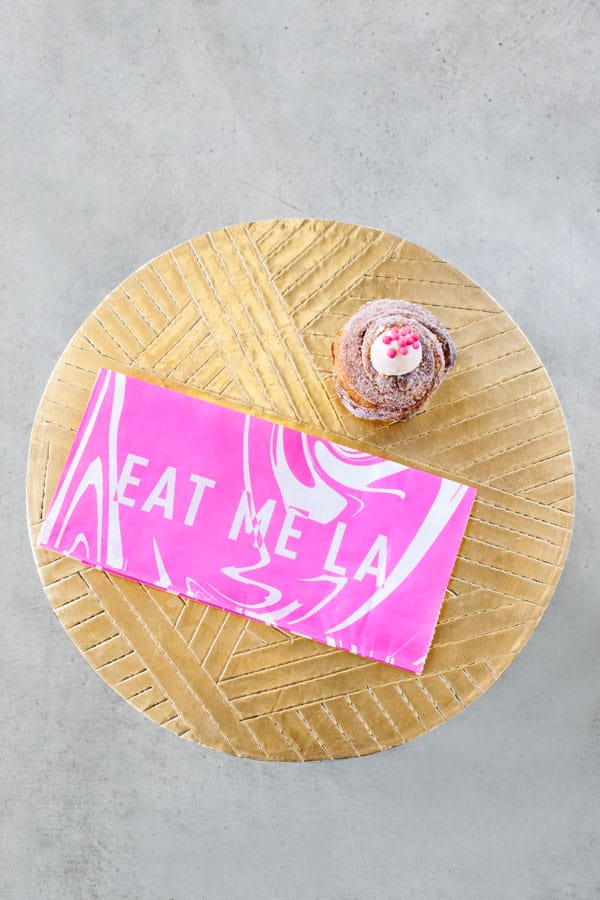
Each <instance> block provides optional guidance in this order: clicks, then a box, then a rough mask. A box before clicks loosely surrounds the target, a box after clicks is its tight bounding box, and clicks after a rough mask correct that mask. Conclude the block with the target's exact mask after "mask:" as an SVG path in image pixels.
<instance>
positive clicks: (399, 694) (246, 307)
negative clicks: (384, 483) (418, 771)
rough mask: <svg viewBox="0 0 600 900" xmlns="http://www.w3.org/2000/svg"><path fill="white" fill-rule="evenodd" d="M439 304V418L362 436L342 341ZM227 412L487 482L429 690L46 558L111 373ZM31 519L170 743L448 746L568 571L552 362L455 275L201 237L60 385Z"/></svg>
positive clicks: (297, 226) (126, 294)
mask: <svg viewBox="0 0 600 900" xmlns="http://www.w3.org/2000/svg"><path fill="white" fill-rule="evenodd" d="M378 297H395V298H403V299H406V300H411V301H414V302H416V303H419V304H422V305H423V306H425V307H427V308H428V309H430V310H432V312H434V313H435V314H436V315H437V316H439V317H440V318H441V319H442V320H443V321H444V322H445V324H446V325H447V326H448V328H449V329H450V331H451V334H452V337H453V339H454V341H455V343H456V346H457V351H458V358H457V364H456V367H455V369H454V370H453V371H452V373H451V374H450V376H449V377H448V379H447V380H446V381H445V382H444V384H443V385H442V386H441V388H440V389H439V390H438V391H437V392H436V394H435V395H434V397H433V398H432V401H431V403H430V404H429V406H428V408H427V409H426V411H425V412H423V413H422V414H420V415H418V416H417V417H416V418H414V419H411V420H410V421H408V422H404V423H401V424H395V425H386V424H382V423H377V422H369V421H364V420H359V419H356V418H354V417H353V416H352V415H351V414H350V413H348V412H346V410H345V409H344V408H343V407H342V406H341V405H340V403H339V401H338V399H337V396H336V394H335V391H334V389H333V386H332V380H331V352H330V345H331V340H332V337H333V335H334V334H335V332H336V331H337V330H338V329H339V327H340V326H341V324H342V323H343V322H345V321H346V319H347V318H348V317H349V316H350V315H352V313H354V312H355V311H356V310H357V309H358V307H359V306H360V305H361V304H362V303H364V302H365V301H367V300H372V299H375V298H378ZM101 367H108V368H113V369H118V370H119V371H123V372H129V373H131V374H136V373H138V374H142V375H143V377H145V378H151V379H154V380H156V381H158V382H160V383H162V384H165V383H166V384H170V385H172V386H173V387H174V388H179V389H184V390H188V391H191V392H193V391H194V390H201V391H202V392H204V393H205V394H206V393H208V394H209V395H210V394H212V395H214V396H215V397H220V398H223V399H225V400H227V401H228V402H230V403H233V404H234V405H239V406H240V407H243V408H245V409H249V410H250V411H252V412H254V413H256V414H257V415H262V416H265V417H267V418H271V419H275V420H277V419H278V417H281V418H282V419H284V420H285V421H287V422H290V421H291V422H298V423H301V425H302V426H304V427H306V428H307V429H308V430H310V428H311V426H312V427H313V428H315V429H318V431H319V433H321V434H322V433H325V434H326V435H327V436H328V437H330V438H331V439H333V440H339V441H341V442H342V443H343V442H344V440H350V441H351V442H355V441H359V442H360V443H361V445H362V446H363V449H365V450H368V451H370V452H373V453H376V454H379V455H382V456H387V457H389V458H391V459H396V460H398V461H402V462H405V463H409V464H411V465H414V466H415V467H417V468H429V469H431V470H433V471H435V472H437V473H439V474H442V475H446V476H448V477H450V478H456V479H458V480H467V481H469V482H470V483H472V484H475V485H477V487H478V494H477V499H476V501H475V505H474V507H473V512H472V515H471V518H470V520H469V524H468V527H467V531H466V536H465V538H464V540H463V543H462V545H461V550H460V555H459V558H458V560H457V563H456V566H455V568H454V570H453V574H452V578H451V580H450V583H449V586H448V591H447V594H446V598H445V600H444V604H443V607H442V611H441V615H440V619H439V622H438V626H437V629H436V633H435V638H434V642H433V646H432V649H431V651H430V653H429V656H428V658H427V662H426V666H425V670H424V673H423V675H421V676H416V675H412V674H409V673H408V672H404V671H402V670H400V669H396V668H393V667H391V666H387V665H384V664H382V663H374V662H373V661H371V660H368V659H362V658H359V657H357V656H354V655H352V654H349V653H346V652H344V651H341V650H335V649H330V648H328V647H325V646H323V645H321V644H318V643H315V642H313V641H310V640H307V639H305V638H298V637H293V636H290V635H288V634H286V633H284V632H282V631H279V630H278V629H276V628H272V627H270V626H267V625H264V624H262V623H258V622H253V621H249V620H247V619H244V618H241V617H239V616H235V615H231V614H228V613H225V612H222V611H220V610H218V609H213V608H211V607H207V606H204V605H203V604H201V603H198V602H194V601H191V600H185V599H182V598H180V597H176V596H173V595H170V594H167V593H164V592H161V591H159V590H153V589H151V588H147V587H144V586H142V585H141V584H138V583H136V582H133V581H129V580H128V579H125V578H119V577H117V576H113V575H108V574H106V573H104V572H101V571H98V570H95V569H91V568H89V567H87V566H85V565H83V564H82V563H80V562H77V561H75V560H72V559H69V558H67V557H62V556H58V555H57V554H55V553H51V552H49V551H47V550H43V549H40V548H39V547H37V546H36V538H37V535H38V533H39V529H40V527H41V523H42V521H43V519H44V515H45V512H46V510H47V508H48V504H49V501H50V500H51V498H52V495H53V492H54V489H55V486H56V483H57V481H58V477H59V474H60V472H61V469H62V466H63V464H64V462H65V458H66V454H67V451H68V449H69V447H70V445H71V443H72V440H73V436H74V433H75V430H76V428H77V425H78V423H79V420H80V418H81V415H82V412H83V409H84V406H85V404H86V401H87V398H88V395H89V391H90V389H91V387H92V385H93V383H94V379H95V377H96V373H97V371H98V369H99V368H101ZM27 483H28V516H29V524H30V533H31V539H32V544H33V547H34V553H35V558H36V561H37V565H38V568H39V572H40V576H41V579H42V583H43V585H44V588H45V591H46V594H47V595H48V598H49V600H50V602H51V604H52V606H53V607H54V609H55V611H56V614H57V616H58V617H59V619H60V621H61V623H62V624H63V626H64V628H65V629H66V631H67V633H68V634H69V636H70V637H71V639H72V640H73V641H74V643H75V644H76V645H77V647H79V649H80V650H81V652H82V653H83V654H84V656H85V657H86V659H87V660H88V662H89V663H90V665H91V666H92V667H93V668H94V669H95V670H96V671H97V672H98V674H99V675H100V676H101V677H102V678H103V679H104V680H105V681H106V682H107V683H108V684H109V685H110V686H111V687H112V688H114V690H115V691H117V693H119V694H120V695H121V696H122V697H123V698H124V699H125V700H127V701H128V702H129V703H131V704H132V705H133V706H135V707H136V708H137V709H138V710H140V711H141V712H143V713H145V714H146V715H147V716H148V717H150V718H151V719H152V720H153V721H155V722H157V723H158V724H160V725H164V726H165V727H166V728H168V729H170V730H171V731H173V732H174V733H175V734H177V735H180V736H181V737H185V738H187V739H189V740H192V741H195V742H198V743H201V744H203V745H205V746H208V747H213V748H216V749H219V750H224V751H226V752H228V753H232V754H235V755H239V756H249V757H254V758H257V759H266V760H315V759H332V758H339V757H348V756H363V755H365V754H368V753H373V752H376V751H378V750H382V749H385V748H387V747H392V746H395V745H397V744H402V743H404V742H406V741H408V740H410V739H411V738H414V737H416V736H417V735H420V734H423V733H424V732H426V731H429V730H430V729H432V728H434V727H435V726H436V725H439V724H440V723H442V722H444V721H445V720H446V719H448V718H450V717H451V716H453V715H455V714H456V713H457V712H460V710H462V709H464V708H465V707H466V706H468V705H469V704H470V703H472V702H473V701H474V700H475V699H477V698H478V697H479V696H480V695H481V694H482V693H483V692H484V691H485V690H486V689H487V688H488V687H489V686H490V685H491V684H492V683H493V682H494V681H495V679H496V678H498V676H499V675H500V674H501V673H502V672H503V671H504V670H505V669H506V667H507V666H508V665H509V664H510V662H511V661H512V660H513V659H514V658H515V655H516V654H517V653H518V652H519V651H520V650H521V649H522V647H523V646H524V644H525V643H526V642H527V640H528V638H529V637H530V635H531V633H532V631H533V629H534V628H535V626H536V625H537V623H538V622H539V620H540V617H541V615H542V613H543V611H544V609H545V607H546V606H547V604H548V602H549V600H550V597H551V596H552V592H553V590H554V588H555V586H556V583H557V581H558V578H559V575H560V573H561V570H562V567H563V565H564V561H565V557H566V554H567V549H568V544H569V539H570V535H571V529H572V514H573V499H574V479H573V462H572V457H571V451H570V447H569V438H568V434H567V429H566V426H565V421H564V418H563V414H562V411H561V408H560V405H559V402H558V400H557V397H556V394H555V392H554V390H553V387H552V384H551V382H550V379H549V377H548V374H547V373H546V371H545V369H544V367H543V365H542V363H541V362H540V359H539V357H538V356H537V355H536V353H535V351H534V350H533V348H532V347H531V345H530V344H529V342H528V340H527V338H526V337H525V335H524V334H523V333H522V332H521V331H520V330H519V328H518V327H517V326H516V325H515V323H514V322H513V321H512V320H511V319H510V317H509V316H508V315H507V314H506V313H505V312H504V311H503V310H502V309H501V307H500V306H499V305H498V304H497V303H496V302H495V301H494V300H493V299H492V298H491V297H490V296H489V295H488V294H487V293H486V292H485V291H484V290H482V288H480V287H479V286H478V285H476V284H474V283H473V282H472V281H471V280H470V279H468V278H467V277H466V276H465V275H463V274H461V273H460V272H459V271H457V270H456V269H455V268H453V267H452V266H450V265H449V264H448V263H446V262H445V261H443V260H441V259H439V258H438V257H436V256H434V255H433V254H432V253H429V252H428V251H427V250H424V249H422V248H421V247H417V246H415V245H414V244H411V243H409V242H408V241H406V240H402V239H401V238H398V237H394V236H393V235H391V234H386V233H384V232H382V231H377V230H375V229H371V228H365V227H361V226H356V225H348V224H344V223H340V222H328V221H320V220H306V219H302V220H300V219H283V220H279V219H278V220H273V221H266V222H252V223H250V224H248V225H237V226H235V227H232V228H225V229H222V230H219V231H214V232H211V233H209V234H204V235H202V236H201V237H198V238H195V239H194V240H191V241H188V242H187V243H184V244H181V245H180V246H179V247H176V248H175V249H174V250H171V251H169V252H167V253H164V254H163V255H162V256H159V257H158V258H157V259H155V260H153V261H152V262H150V263H148V264H147V265H146V266H144V267H143V268H141V269H140V270H138V271H137V272H135V273H134V274H133V275H131V276H130V277H129V278H127V279H126V280H125V281H124V282H123V283H122V284H120V285H119V287H117V288H116V289H115V290H114V291H113V292H112V293H111V294H109V296H108V297H107V298H106V299H105V300H104V301H103V302H102V303H101V304H100V305H99V306H98V308H97V309H96V310H95V311H94V312H93V313H92V314H91V315H90V316H89V318H88V319H87V320H86V321H85V322H84V323H83V325H82V326H81V328H80V329H79V331H78V332H77V334H76V335H75V337H74V338H73V340H72V341H71V343H70V344H69V345H68V347H67V348H66V350H65V351H64V353H63V355H62V356H61V358H60V360H59V362H58V364H57V366H56V368H55V370H54V372H53V374H52V376H51V378H50V381H49V383H48V385H47V387H46V390H45V393H44V396H43V398H42V401H41V404H40V408H39V410H38V413H37V416H36V419H35V423H34V426H33V433H32V438H31V447H30V456H29V470H28V480H27Z"/></svg>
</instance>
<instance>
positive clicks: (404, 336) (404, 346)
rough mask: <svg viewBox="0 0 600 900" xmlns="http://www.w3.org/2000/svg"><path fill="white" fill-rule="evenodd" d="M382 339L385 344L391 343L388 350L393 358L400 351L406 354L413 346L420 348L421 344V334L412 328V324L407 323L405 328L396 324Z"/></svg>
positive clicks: (388, 353) (416, 348) (403, 354)
mask: <svg viewBox="0 0 600 900" xmlns="http://www.w3.org/2000/svg"><path fill="white" fill-rule="evenodd" d="M381 340H382V341H383V343H384V344H389V345H390V346H389V348H388V352H387V355H388V356H389V357H390V359H393V358H394V357H395V356H397V354H398V353H400V354H401V355H402V356H406V354H407V353H408V351H409V350H410V348H411V347H412V348H413V350H418V349H419V347H420V346H421V345H420V342H419V335H418V334H417V333H416V331H413V330H412V328H411V327H410V325H405V326H404V327H403V328H398V327H397V326H396V325H394V327H393V328H392V329H391V330H390V331H386V333H385V334H384V335H383V337H382V338H381Z"/></svg>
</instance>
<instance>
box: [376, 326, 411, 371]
mask: <svg viewBox="0 0 600 900" xmlns="http://www.w3.org/2000/svg"><path fill="white" fill-rule="evenodd" d="M422 358H423V351H422V350H421V344H420V342H419V337H418V335H417V334H416V332H414V331H413V330H412V328H410V326H405V327H403V328H400V329H399V328H392V329H390V330H388V331H384V332H383V333H382V334H380V335H379V336H378V337H377V338H375V340H374V341H373V344H372V345H371V363H372V365H373V368H374V369H375V371H376V372H379V374H380V375H407V374H408V373H409V372H412V371H413V370H414V369H416V368H417V366H418V365H420V363H421V360H422Z"/></svg>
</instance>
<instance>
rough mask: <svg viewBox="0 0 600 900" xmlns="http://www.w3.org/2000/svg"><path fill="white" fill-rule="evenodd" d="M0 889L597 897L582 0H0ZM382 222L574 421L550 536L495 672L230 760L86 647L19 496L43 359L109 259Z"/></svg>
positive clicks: (597, 433) (348, 897)
mask: <svg viewBox="0 0 600 900" xmlns="http://www.w3.org/2000/svg"><path fill="white" fill-rule="evenodd" d="M3 5H4V10H3V12H2V22H3V29H4V37H3V41H2V47H1V51H0V52H1V53H2V74H1V79H2V80H1V91H2V99H3V104H2V120H3V121H2V123H1V126H0V141H1V142H2V160H1V166H0V171H1V178H2V187H1V197H2V212H3V214H4V216H5V222H4V225H3V228H2V229H1V232H0V284H1V291H2V293H1V295H0V303H1V304H2V324H3V329H4V330H3V332H2V335H1V341H2V362H3V367H4V374H3V376H2V392H1V395H0V403H1V406H2V427H1V434H0V440H1V441H2V461H3V463H4V465H5V468H6V472H5V474H4V476H3V480H2V490H1V493H0V502H1V504H2V517H1V526H0V527H1V532H0V546H1V552H2V556H3V563H2V571H3V573H4V589H3V591H2V612H1V628H0V665H1V678H2V693H1V696H0V704H1V715H2V718H1V721H2V740H1V741H0V761H1V767H0V780H1V785H2V798H1V807H0V808H1V810H2V814H1V817H0V855H1V864H0V882H1V883H2V886H1V887H0V895H1V896H2V897H3V898H11V900H12V898H17V900H21V898H36V897H42V898H44V900H52V898H60V900H70V898H84V900H88V898H102V900H104V898H111V900H112V898H135V900H138V898H140V900H154V898H160V900H163V898H165V900H166V898H173V900H187V898H190V900H192V898H194V900H195V898H211V900H212V898H217V900H220V898H226V900H229V898H244V900H246V898H258V900H271V898H273V900H288V898H289V900H352V898H361V900H362V898H367V900H370V898H377V900H385V898H393V900H397V898H418V900H420V898H425V900H435V898H444V900H445V898H461V900H471V898H472V900H481V898H488V897H489V898H511V900H513V898H519V900H520V898H526V900H529V898H532V900H553V898H557V900H558V898H560V900H562V898H590V897H592V896H597V895H598V894H599V893H600V866H599V863H598V853H599V847H598V843H599V841H598V839H599V836H600V829H599V828H598V825H599V813H598V788H599V781H600V779H599V762H600V760H599V755H600V754H599V752H598V747H599V742H598V737H599V731H600V728H599V724H600V714H599V705H598V697H599V690H598V684H599V683H600V677H599V676H600V667H599V662H598V661H599V656H600V655H599V653H598V636H599V628H598V626H599V618H600V615H599V594H600V591H599V578H598V571H597V566H596V560H597V553H598V551H597V547H598V539H599V536H600V535H599V531H600V529H599V524H598V516H597V514H596V509H597V505H598V501H599V500H600V497H599V489H598V479H597V477H596V462H597V447H596V444H597V441H598V439H599V438H600V428H599V420H598V396H599V394H600V375H599V369H598V365H597V359H598V342H599V341H600V327H599V312H598V309H599V299H598V291H597V285H598V247H599V237H600V235H599V227H598V225H599V223H600V186H599V178H600V170H599V166H598V147H599V143H600V141H599V139H600V133H599V131H600V125H599V123H600V116H599V112H600V110H599V102H598V80H597V67H598V63H597V58H598V51H599V49H600V46H599V44H600V41H599V37H600V18H599V12H598V7H597V5H596V4H595V3H594V2H584V0H580V2H567V0H530V2H526V3H523V2H518V0H494V2H493V3H492V2H485V0H479V2H478V0H420V2H412V3H411V2H405V0H393V2H392V0H389V2H388V0H346V2H342V0H322V2H318V3H317V2H308V0H296V2H294V3H285V2H278V0H256V2H255V0H248V2H246V3H244V2H233V0H212V2H210V0H204V2H202V0H172V2H170V3H166V2H162V0H145V2H144V3H135V2H133V0H120V2H116V0H115V2H106V0H105V2H101V0H98V2H94V3H90V2H86V0H61V2H59V3H54V4H50V3H42V2H35V0H20V2H19V3H4V4H3ZM286 215H293V216H295V215H302V216H311V217H324V218H338V219H343V220H346V221H352V222H359V223H364V224H368V225H375V226H378V227H381V228H384V229H388V230H390V231H393V232H395V233H398V234H402V235H405V236H406V237H408V238H409V239H410V240H413V241H416V242H417V243H419V244H423V245H425V246H426V247H429V248H430V249H432V250H434V251H435V252H437V253H438V254H440V255H441V256H443V257H445V258H447V259H449V260H451V261H452V262H453V263H454V264H455V265H457V266H458V267H459V268H461V269H462V270H463V271H465V272H466V273H467V274H469V275H470V276H471V277H473V278H475V279H476V280H477V281H479V282H480V283H481V284H483V285H484V286H485V287H486V288H487V289H488V290H489V291H490V292H491V293H492V295H493V296H495V297H496V298H497V299H498V300H499V301H500V302H501V303H502V304H503V305H504V306H505V307H506V309H507V310H508V311H509V313H510V314H511V315H512V316H513V317H514V318H515V319H516V320H517V322H518V323H519V324H520V325H521V326H522V327H523V329H524V330H525V331H526V333H527V334H528V335H529V337H530V339H531V340H532V342H533V344H534V346H535V347H536V349H537V350H538V352H539V353H540V355H541V357H542V359H543V360H544V362H545V363H546V365H547V367H548V369H549V372H550V375H551V377H552V378H553V380H554V382H555V384H556V387H557V390H558V394H559V396H560V398H561V400H562V403H563V405H564V409H565V412H566V416H567V419H568V422H569V427H570V431H571V437H572V441H573V447H574V452H575V458H576V466H577V474H578V510H577V523H576V529H575V536H574V542H573V546H572V552H571V556H570V558H569V561H568V564H567V568H566V571H565V574H564V576H563V578H562V580H561V582H560V585H559V587H558V590H557V591H556V594H555V597H554V600H553V602H552V604H551V606H550V608H549V610H548V612H547V613H546V615H545V617H544V619H543V622H542V624H541V625H540V627H539V628H538V629H537V631H536V633H535V635H534V636H533V638H532V640H531V641H530V643H529V644H528V646H527V647H526V648H525V650H524V651H523V653H522V654H521V656H520V657H519V658H518V660H517V661H516V662H515V663H514V665H513V666H512V667H511V668H510V669H509V670H508V672H507V673H506V674H505V675H504V676H503V677H502V678H501V679H500V681H499V682H498V683H497V684H496V685H495V686H494V687H493V688H492V689H491V690H490V691H489V692H488V693H487V694H486V695H485V696H484V697H483V698H482V699H481V700H479V701H478V702H477V703H476V704H474V705H473V706H472V707H471V708H470V709H469V710H468V711H467V712H465V713H463V714H462V715H460V716H459V717H458V718H456V719H454V720H453V721H451V722H450V723H448V724H447V725H444V726H443V727H442V728H439V729H438V730H436V731H434V732H433V733H431V734H429V735H427V736H425V737H424V738H422V739H419V740H417V741H414V742H413V743H411V744H409V745H407V746H405V747H403V748H398V749H396V750H392V751H388V752H387V753H382V754H379V755H376V756H374V757H370V758H367V759H363V760H349V761H341V762H335V763H320V764H312V765H311V764H306V765H276V764H260V763H256V762H252V761H249V760H237V759H232V758H229V757H227V756H225V755H222V754H219V753H216V752H212V751H208V750H203V749H202V748H198V747H195V746H192V745H190V744H188V743H186V742H184V741H181V740H178V739H176V738H175V737H173V736H172V735H171V734H169V733H168V732H166V731H164V730H162V729H160V728H158V727H157V726H155V725H153V724H152V723H151V722H149V721H148V720H146V719H145V718H143V717H142V716H140V715H138V714H137V713H136V712H135V711H134V710H133V709H132V708H130V707H129V706H128V705H127V704H126V703H124V702H123V701H122V700H121V699H119V698H118V697H117V695H116V694H114V693H113V692H112V691H111V690H110V689H109V688H108V687H107V686H106V685H105V684H104V683H103V682H102V681H101V680H100V679H99V678H98V677H96V675H94V673H93V672H92V670H91V669H90V668H89V667H88V665H87V663H86V662H85V660H84V659H83V658H82V657H81V656H80V655H79V653H78V651H77V650H76V649H75V647H74V646H73V645H72V644H71V642H70V640H69V639H68V637H67V636H66V635H65V634H64V632H63V631H62V628H61V627H60V625H59V623H58V620H57V619H56V618H55V617H54V614H53V613H52V611H51V609H50V606H49V604H48V602H47V601H46V599H45V596H44V593H43V591H42V588H41V586H40V584H39V581H38V577H37V574H36V571H35V568H34V565H33V562H32V558H31V553H30V550H29V546H28V539H27V534H26V528H25V517H24V486H25V469H26V453H27V442H28V436H29V430H30V427H31V422H32V419H33V416H34V413H35V409H36V404H37V401H38V399H39V397H40V394H41V392H42V389H43V386H44V383H45V381H46V379H47V378H48V376H49V374H50V371H51V369H52V367H53V365H54V362H55V360H56V359H57V357H58V356H59V354H60V353H61V351H62V349H63V347H64V345H65V343H66V342H67V340H68V339H69V338H70V337H71V335H72V333H73V332H74V331H75V330H76V328H77V326H78V325H79V324H80V322H81V321H82V320H83V319H84V318H85V317H86V316H87V315H88V314H89V312H90V311H91V309H92V308H93V307H94V306H95V305H96V303H97V302H99V301H100V300H101V299H102V297H104V296H105V294H106V293H108V291H109V290H110V289H111V288H113V287H114V286H115V285H116V284H117V283H118V282H119V281H120V280H121V279H122V278H123V277H125V276H126V275H128V274H129V273H130V272H131V271H132V270H134V269H136V268H137V267H138V266H140V265H141V264H143V263H144V262H145V261H146V260H147V259H149V258H151V257H153V256H155V255H156V254H158V253H160V252H161V251H163V250H165V249H167V248H168V247H170V246H172V245H174V244H177V243H179V242H180V241H182V240H184V239H186V238H188V237H191V236H192V235H194V234H197V233H200V232H203V231H205V230H207V229H211V228H215V227H218V226H221V225H225V224H231V223H235V222H242V221H246V220H248V219H254V218H269V217H272V216H286Z"/></svg>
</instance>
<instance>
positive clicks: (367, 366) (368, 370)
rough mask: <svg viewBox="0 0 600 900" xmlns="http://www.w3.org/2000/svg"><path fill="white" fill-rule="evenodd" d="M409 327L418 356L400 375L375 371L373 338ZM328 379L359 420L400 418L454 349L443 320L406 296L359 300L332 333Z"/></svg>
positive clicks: (435, 382) (421, 399)
mask: <svg viewBox="0 0 600 900" xmlns="http://www.w3.org/2000/svg"><path fill="white" fill-rule="evenodd" d="M406 326H410V328H411V329H412V331H414V332H416V334H418V336H419V340H420V344H421V348H422V359H421V363H420V364H419V366H417V368H416V369H414V370H413V371H411V372H408V373H406V374H404V375H398V376H396V375H381V374H379V373H378V372H377V371H376V370H375V369H374V367H373V364H372V362H371V348H372V345H373V342H374V341H375V340H376V339H377V338H378V337H379V336H380V335H382V334H383V333H384V332H387V331H389V330H390V329H392V328H394V327H397V328H398V329H402V328H404V327H406ZM331 349H332V354H333V360H334V369H333V374H334V384H335V388H336V390H337V393H338V395H339V397H340V399H341V401H342V403H343V404H344V406H345V407H346V408H347V409H349V410H350V412H352V413H354V415H356V416H359V417H360V418H365V419H380V420H384V421H402V420H404V419H409V418H411V417H412V416H414V415H416V413H418V412H419V411H420V410H421V409H422V408H423V407H424V406H425V404H426V403H427V401H428V400H429V398H430V397H431V395H432V393H433V392H434V391H435V390H436V388H437V387H439V385H440V384H441V382H442V380H443V379H444V378H445V377H446V375H447V373H448V371H449V370H450V369H451V368H452V366H453V365H454V361H455V359H456V349H455V347H454V344H453V342H452V339H451V337H450V335H449V334H448V332H447V330H446V328H445V327H444V325H443V324H442V323H441V322H440V320H439V319H437V318H436V316H434V315H433V314H432V313H430V312H429V311H428V310H426V309H423V307H422V306H418V305H417V304H415V303H409V302H408V301H406V300H388V299H384V300H372V301H370V302H369V303H365V304H364V306H362V307H361V308H360V309H359V311H358V312H357V313H355V315H353V316H352V317H351V318H350V319H349V320H348V322H346V324H345V325H344V326H343V328H342V329H341V330H340V331H339V332H338V333H337V335H336V336H335V338H334V341H333V345H332V348H331Z"/></svg>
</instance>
